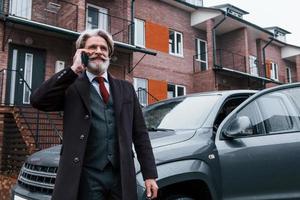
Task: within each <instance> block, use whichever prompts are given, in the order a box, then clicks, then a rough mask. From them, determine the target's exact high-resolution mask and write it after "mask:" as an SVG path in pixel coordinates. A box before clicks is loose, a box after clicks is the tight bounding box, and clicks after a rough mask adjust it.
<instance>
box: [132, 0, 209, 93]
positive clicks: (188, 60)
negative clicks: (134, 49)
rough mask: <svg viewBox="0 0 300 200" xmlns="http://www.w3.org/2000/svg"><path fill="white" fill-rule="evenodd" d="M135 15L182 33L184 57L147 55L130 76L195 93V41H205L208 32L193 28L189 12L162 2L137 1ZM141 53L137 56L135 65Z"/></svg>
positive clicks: (134, 58)
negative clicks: (176, 86) (165, 82)
mask: <svg viewBox="0 0 300 200" xmlns="http://www.w3.org/2000/svg"><path fill="white" fill-rule="evenodd" d="M135 2H136V11H135V16H136V17H137V18H139V19H142V20H145V21H146V22H147V21H151V22H153V23H155V24H160V25H162V26H165V27H168V28H169V29H172V30H176V31H179V32H181V33H183V57H176V56H172V55H170V54H168V53H163V52H160V51H157V56H156V57H153V56H150V55H147V56H146V57H145V58H144V60H143V61H142V62H141V63H140V64H139V65H138V66H137V67H136V69H135V70H134V71H133V72H132V73H131V74H130V75H129V76H128V77H127V79H131V77H140V78H146V79H153V80H165V81H167V82H169V83H174V84H179V85H184V86H186V89H187V93H191V92H196V91H197V89H198V88H195V89H194V88H193V82H194V81H193V56H194V55H195V38H197V37H198V38H200V39H204V40H206V33H205V32H203V31H200V30H199V29H195V28H193V27H191V25H190V20H191V19H190V18H191V16H190V13H189V12H186V11H184V10H182V9H179V8H176V7H174V6H171V5H169V4H167V3H164V2H162V1H153V0H143V1H135ZM141 56H142V54H140V53H134V56H133V65H134V64H135V63H137V62H138V60H139V59H140V58H141Z"/></svg>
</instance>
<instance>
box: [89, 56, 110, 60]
mask: <svg viewBox="0 0 300 200" xmlns="http://www.w3.org/2000/svg"><path fill="white" fill-rule="evenodd" d="M89 59H90V60H91V61H93V60H97V59H101V60H103V61H108V60H109V58H108V57H103V56H95V57H90V58H89Z"/></svg>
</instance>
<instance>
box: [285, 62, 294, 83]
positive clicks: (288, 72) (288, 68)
mask: <svg viewBox="0 0 300 200" xmlns="http://www.w3.org/2000/svg"><path fill="white" fill-rule="evenodd" d="M286 72H287V74H286V75H287V82H288V83H292V82H293V80H292V70H291V67H289V66H287V67H286Z"/></svg>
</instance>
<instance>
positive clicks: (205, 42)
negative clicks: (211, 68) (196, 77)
mask: <svg viewBox="0 0 300 200" xmlns="http://www.w3.org/2000/svg"><path fill="white" fill-rule="evenodd" d="M196 41H197V45H196V52H197V55H196V60H197V61H199V62H200V65H199V68H200V70H201V63H205V65H206V66H205V70H208V60H207V59H208V56H207V53H208V52H207V41H205V40H202V39H200V38H196ZM201 42H204V44H205V52H204V53H205V60H201V54H202V52H201V48H200V47H201V45H200V43H201Z"/></svg>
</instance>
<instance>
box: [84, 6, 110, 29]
mask: <svg viewBox="0 0 300 200" xmlns="http://www.w3.org/2000/svg"><path fill="white" fill-rule="evenodd" d="M97 28H100V29H102V30H105V31H108V10H107V9H106V8H101V7H98V6H95V5H92V4H87V12H86V29H97Z"/></svg>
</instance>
